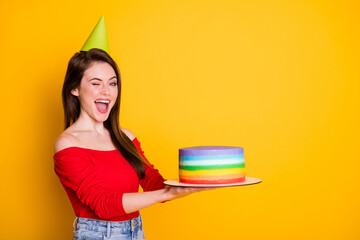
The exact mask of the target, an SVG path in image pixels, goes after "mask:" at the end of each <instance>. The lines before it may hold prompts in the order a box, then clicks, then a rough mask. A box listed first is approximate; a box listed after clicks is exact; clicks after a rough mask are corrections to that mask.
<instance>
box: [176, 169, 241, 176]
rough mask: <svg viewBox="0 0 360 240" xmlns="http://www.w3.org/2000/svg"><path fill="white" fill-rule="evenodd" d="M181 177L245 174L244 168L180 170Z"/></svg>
mask: <svg viewBox="0 0 360 240" xmlns="http://www.w3.org/2000/svg"><path fill="white" fill-rule="evenodd" d="M179 171H180V176H189V175H206V176H215V175H228V174H239V173H244V172H245V169H244V168H231V169H215V170H196V171H187V170H182V169H180V170H179Z"/></svg>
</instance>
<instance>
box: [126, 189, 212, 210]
mask: <svg viewBox="0 0 360 240" xmlns="http://www.w3.org/2000/svg"><path fill="white" fill-rule="evenodd" d="M209 189H214V188H188V187H170V186H167V187H165V188H164V189H160V190H156V191H149V192H141V193H124V194H123V198H122V204H123V208H124V210H125V212H126V213H131V212H136V211H138V210H140V209H142V208H146V207H149V206H151V205H153V204H156V203H159V202H163V201H169V200H174V199H177V198H181V197H185V196H187V195H189V194H191V193H195V192H201V191H204V190H209Z"/></svg>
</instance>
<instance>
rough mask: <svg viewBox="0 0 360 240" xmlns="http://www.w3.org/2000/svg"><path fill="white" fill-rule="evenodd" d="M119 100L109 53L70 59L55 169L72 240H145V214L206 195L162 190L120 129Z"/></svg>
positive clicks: (131, 137) (117, 80)
mask: <svg viewBox="0 0 360 240" xmlns="http://www.w3.org/2000/svg"><path fill="white" fill-rule="evenodd" d="M120 92H121V81H120V75H119V71H118V67H117V65H116V63H115V62H114V61H113V59H112V58H111V57H110V56H109V55H108V54H107V53H106V52H105V51H103V50H100V49H91V50H89V51H81V52H78V53H76V54H75V55H74V56H73V57H72V58H71V59H70V61H69V65H68V68H67V72H66V76H65V81H64V85H63V90H62V99H63V106H64V114H65V131H64V132H63V133H62V134H61V135H60V136H59V138H58V139H57V140H56V142H55V155H54V166H55V172H56V174H57V175H58V177H59V179H60V181H61V183H62V185H63V187H64V188H65V190H66V192H67V194H68V197H69V199H70V201H71V204H72V207H73V209H74V211H75V214H76V216H77V218H76V219H75V221H74V238H73V239H92V240H93V239H113V240H120V239H144V232H143V227H142V220H141V215H140V214H139V210H140V209H142V208H145V207H148V206H150V205H153V204H155V203H159V202H164V201H169V200H173V199H176V198H180V197H184V196H186V195H188V194H190V193H193V192H198V191H201V190H204V189H198V188H182V187H165V185H164V183H163V182H164V178H163V177H162V176H161V175H160V174H159V172H158V171H157V170H156V169H155V168H154V167H153V165H151V164H150V163H149V162H148V161H147V159H146V158H145V156H144V154H143V151H142V150H141V148H140V142H139V141H138V139H137V138H136V137H135V135H134V134H133V133H132V132H131V131H130V130H128V129H125V128H120V125H119V111H120ZM139 185H141V186H142V188H143V190H144V192H138V188H139ZM75 222H76V224H75Z"/></svg>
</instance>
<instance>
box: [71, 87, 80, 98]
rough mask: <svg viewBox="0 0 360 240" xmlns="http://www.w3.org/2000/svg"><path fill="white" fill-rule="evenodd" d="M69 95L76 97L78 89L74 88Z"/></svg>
mask: <svg viewBox="0 0 360 240" xmlns="http://www.w3.org/2000/svg"><path fill="white" fill-rule="evenodd" d="M71 94H72V95H74V96H76V97H78V96H79V89H78V88H74V89H73V90H71Z"/></svg>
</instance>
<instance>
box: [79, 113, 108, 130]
mask: <svg viewBox="0 0 360 240" xmlns="http://www.w3.org/2000/svg"><path fill="white" fill-rule="evenodd" d="M73 126H74V127H75V128H76V129H78V130H80V131H89V132H93V133H96V134H99V135H105V134H106V133H107V129H106V128H105V126H104V122H98V121H96V120H94V119H93V118H91V117H90V116H89V115H87V114H85V113H84V112H83V111H81V112H80V115H79V118H78V119H77V120H76V122H75V123H74V124H73Z"/></svg>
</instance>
